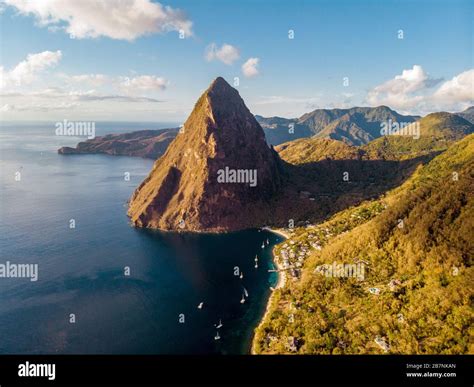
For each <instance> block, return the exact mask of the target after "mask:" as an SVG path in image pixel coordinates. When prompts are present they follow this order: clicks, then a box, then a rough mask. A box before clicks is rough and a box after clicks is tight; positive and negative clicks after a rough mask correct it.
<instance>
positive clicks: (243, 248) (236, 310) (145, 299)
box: [0, 123, 282, 354]
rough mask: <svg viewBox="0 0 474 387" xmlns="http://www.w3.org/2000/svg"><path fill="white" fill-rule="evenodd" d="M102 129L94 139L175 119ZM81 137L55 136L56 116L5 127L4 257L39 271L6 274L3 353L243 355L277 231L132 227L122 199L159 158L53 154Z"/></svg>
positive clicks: (0, 144)
mask: <svg viewBox="0 0 474 387" xmlns="http://www.w3.org/2000/svg"><path fill="white" fill-rule="evenodd" d="M96 125H97V126H96V127H97V134H98V135H101V134H104V133H107V132H109V133H110V132H115V133H117V132H126V131H131V130H138V129H145V128H150V129H156V128H157V127H171V126H173V125H172V124H167V125H161V126H160V125H158V124H156V125H153V126H152V125H146V124H120V125H117V124H113V123H102V124H101V123H97V124H96ZM82 140H83V139H80V138H74V137H58V136H55V135H54V125H53V124H42V125H34V126H33V125H6V124H2V126H1V127H0V182H1V186H0V195H1V200H0V263H5V262H6V261H10V262H12V263H33V264H38V270H39V276H38V281H37V282H31V281H29V280H28V279H25V278H0V337H1V338H2V340H1V341H0V353H108V354H125V353H145V354H146V353H157V354H160V353H170V354H188V353H189V354H196V353H202V354H207V353H223V354H227V353H246V352H248V350H249V346H250V340H251V337H252V333H253V330H254V328H255V327H256V325H257V324H258V320H259V318H260V317H261V315H262V313H263V311H264V309H265V305H266V301H267V299H268V296H269V292H270V290H269V287H270V286H273V285H274V284H275V283H276V280H277V278H276V274H275V273H268V271H267V270H268V269H269V268H271V267H272V260H271V249H272V246H273V245H274V244H276V243H278V242H279V241H281V240H282V238H281V237H280V236H278V235H274V234H271V233H269V232H267V231H259V230H246V231H241V232H236V233H229V234H219V235H212V234H189V233H186V234H176V233H163V232H157V231H151V230H142V229H135V228H133V227H131V226H130V225H129V221H128V218H127V216H126V209H127V206H126V202H127V200H128V199H129V197H130V195H131V194H132V192H133V190H134V189H135V187H137V186H138V184H139V183H140V182H141V181H142V180H143V179H144V178H145V176H146V175H147V174H148V172H149V170H150V169H151V167H152V164H153V161H152V160H145V159H140V158H130V157H112V156H105V155H75V156H63V155H58V154H57V149H58V148H59V147H61V146H73V145H75V144H76V143H77V142H78V141H82ZM16 172H20V173H21V181H15V173H16ZM127 172H128V173H129V174H130V181H126V180H125V179H124V176H125V173H127ZM71 219H74V221H75V228H74V229H71V228H70V227H69V226H70V220H71ZM267 239H268V240H269V244H268V245H265V247H264V248H263V249H262V247H261V245H262V242H263V241H266V240H267ZM255 255H258V256H259V267H258V269H255V268H254V264H255V262H254V258H255ZM126 267H129V268H130V275H129V276H127V275H125V273H124V270H125V268H126ZM235 267H239V268H240V270H241V271H243V278H242V279H241V278H239V277H238V276H235V275H234V270H235ZM244 288H245V289H246V290H247V291H248V294H249V297H248V298H247V299H246V302H245V303H243V304H241V303H240V300H241V298H242V294H243V292H244ZM201 302H203V308H202V309H198V308H197V306H198V304H199V303H201ZM71 314H74V315H75V318H76V322H75V323H74V324H72V323H70V315H71ZM183 315H184V323H182V321H183V320H182V318H183ZM220 319H221V320H222V324H223V326H222V328H220V329H219V334H220V337H221V339H220V340H215V339H214V337H215V335H216V332H217V329H216V328H215V326H214V325H215V324H216V323H217V322H218V321H219V320H220ZM180 321H181V322H180Z"/></svg>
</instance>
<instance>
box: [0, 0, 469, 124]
mask: <svg viewBox="0 0 474 387" xmlns="http://www.w3.org/2000/svg"><path fill="white" fill-rule="evenodd" d="M27 3H28V2H27V1H25V0H5V3H4V4H2V9H3V10H2V13H1V14H0V18H1V20H0V23H1V42H0V43H1V46H0V47H1V52H0V65H1V66H2V69H1V74H2V79H3V81H2V83H1V87H2V90H1V100H0V108H1V115H2V119H5V120H20V119H23V120H25V119H32V120H35V119H37V120H58V119H64V118H69V119H76V120H77V119H84V120H86V119H87V120H111V119H114V120H124V121H130V120H136V121H182V120H184V119H185V118H186V116H187V115H188V114H189V112H190V111H191V109H192V107H193V104H194V102H195V101H196V100H197V98H198V97H199V95H200V94H201V93H202V91H203V90H204V89H205V88H206V87H207V86H208V84H209V83H210V82H211V80H212V79H213V78H215V77H217V76H223V77H224V78H226V79H227V80H228V81H229V83H231V84H232V83H233V80H234V77H239V86H238V87H237V88H238V90H239V92H240V94H241V95H242V97H243V98H244V99H245V101H246V103H247V105H248V106H249V108H250V109H251V111H252V112H253V113H255V114H262V115H265V116H269V115H279V116H285V117H295V116H299V115H301V114H303V113H305V112H308V111H311V110H314V109H316V108H331V107H348V106H356V105H359V106H360V105H371V106H375V105H380V104H386V105H389V106H390V107H392V108H394V109H396V110H398V111H401V112H407V113H417V114H426V113H428V112H430V111H435V110H449V111H457V110H462V109H464V108H465V107H467V106H469V105H471V104H472V103H473V101H472V100H473V90H472V89H473V86H472V85H473V82H474V70H473V69H474V65H473V62H474V54H473V43H472V39H473V33H474V31H473V20H474V13H473V2H472V1H468V0H450V1H448V0H445V1H436V0H434V1H428V0H424V1H419V0H418V1H415V0H413V1H408V0H407V1H390V0H386V1H375V0H372V1H367V0H360V1H356V0H353V1H347V0H346V1H338V0H332V1H317V0H313V1H309V0H306V1H277V0H273V1H271V0H266V1H263V0H261V1H257V0H254V1H250V0H238V1H237V0H226V1H223V0H220V1H218V0H212V1H211V0H199V1H197V0H182V1H171V2H165V1H163V2H160V3H158V2H152V1H151V0H128V5H127V6H128V7H132V8H124V6H123V4H124V3H122V6H118V5H117V8H115V10H116V12H115V16H114V13H113V12H111V10H110V9H109V10H108V11H107V10H105V11H104V12H101V3H102V2H101V0H90V1H88V2H78V1H73V0H43V4H42V5H31V3H30V4H27ZM36 3H41V2H36ZM78 3H81V5H77V4H78ZM106 3H107V4H108V6H109V8H110V7H111V6H112V4H113V3H115V1H114V0H108V1H106ZM125 3H126V2H125ZM159 4H161V5H162V6H169V7H171V8H170V9H166V8H162V7H161V8H157V7H158V6H159ZM149 6H151V8H143V7H149ZM141 7H142V8H143V9H142V8H141ZM131 9H133V12H132V11H131ZM178 9H179V10H181V11H182V13H178V12H177V10H178ZM150 14H151V15H154V16H151V17H150V16H149V15H150ZM115 17H119V18H120V19H118V20H119V21H118V22H117V20H114V18H115ZM104 26H108V27H104ZM180 29H181V30H182V31H181V32H183V31H185V39H179V30H180ZM289 30H293V31H294V39H289V37H288V31H289ZM399 30H403V39H399ZM71 31H73V32H74V33H76V32H77V34H76V36H75V37H74V38H71V37H70V32H71ZM224 44H227V45H228V46H227V48H226V49H224V50H222V46H223V45H224ZM210 47H214V49H211V48H210ZM209 52H211V53H209ZM41 53H43V54H42V55H37V56H33V57H30V58H29V59H28V55H35V54H41ZM251 58H253V60H251V61H250V63H249V64H248V66H247V67H246V68H247V71H244V70H243V69H242V66H243V65H244V63H246V62H247V61H248V60H249V59H251ZM246 75H247V76H246ZM346 77H347V78H348V79H345V78H346ZM127 78H128V81H127ZM344 80H345V81H346V82H345V83H344ZM127 82H128V83H127Z"/></svg>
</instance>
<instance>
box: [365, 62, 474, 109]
mask: <svg viewBox="0 0 474 387" xmlns="http://www.w3.org/2000/svg"><path fill="white" fill-rule="evenodd" d="M440 81H441V80H440V79H433V78H430V77H429V76H428V75H427V73H426V72H425V71H424V70H423V68H422V67H421V66H419V65H415V66H413V68H412V69H408V70H403V72H402V74H400V75H397V76H396V77H395V78H393V79H391V80H389V81H387V82H384V83H382V84H381V85H379V86H376V87H374V88H373V89H372V90H370V91H369V92H368V94H367V98H366V101H367V102H368V103H369V104H370V105H373V106H375V105H388V106H390V107H391V108H393V109H398V110H400V112H402V113H416V114H426V113H430V112H434V111H440V110H445V111H460V110H463V109H465V108H466V107H468V106H471V105H473V101H474V69H470V70H467V71H464V72H463V73H461V74H458V75H456V76H454V77H453V78H452V79H451V80H448V81H445V82H443V83H441V85H440V86H439V87H438V89H436V90H435V91H434V92H433V91H432V90H431V88H432V87H433V86H434V85H436V84H438V83H440Z"/></svg>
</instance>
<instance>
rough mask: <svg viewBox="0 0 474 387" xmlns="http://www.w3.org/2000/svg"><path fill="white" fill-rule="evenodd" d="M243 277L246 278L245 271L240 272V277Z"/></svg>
mask: <svg viewBox="0 0 474 387" xmlns="http://www.w3.org/2000/svg"><path fill="white" fill-rule="evenodd" d="M242 278H244V272H243V271H241V272H240V279H242Z"/></svg>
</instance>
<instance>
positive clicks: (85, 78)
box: [62, 74, 109, 87]
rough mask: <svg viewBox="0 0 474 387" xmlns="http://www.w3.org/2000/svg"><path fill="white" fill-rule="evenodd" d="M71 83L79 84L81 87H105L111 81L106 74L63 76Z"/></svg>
mask: <svg viewBox="0 0 474 387" xmlns="http://www.w3.org/2000/svg"><path fill="white" fill-rule="evenodd" d="M62 78H64V79H65V80H66V81H68V82H69V83H77V84H81V85H84V84H85V85H88V86H92V87H99V86H103V85H105V84H106V83H107V82H108V81H109V77H107V75H104V74H79V75H71V76H68V75H66V74H63V75H62Z"/></svg>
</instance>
